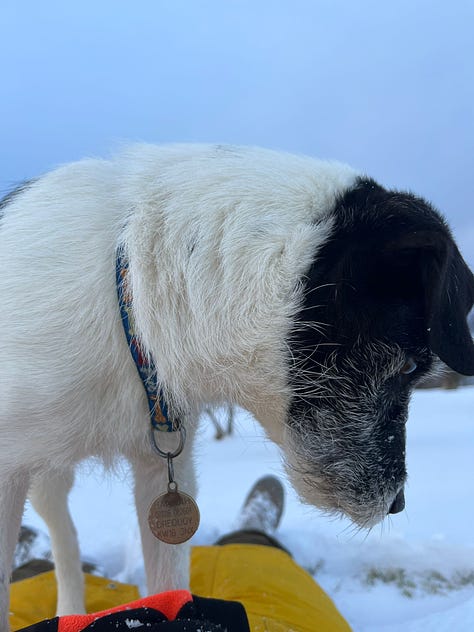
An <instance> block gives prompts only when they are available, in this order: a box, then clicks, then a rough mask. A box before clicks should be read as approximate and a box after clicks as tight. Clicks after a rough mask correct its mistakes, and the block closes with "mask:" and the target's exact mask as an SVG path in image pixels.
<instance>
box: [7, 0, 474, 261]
mask: <svg viewBox="0 0 474 632" xmlns="http://www.w3.org/2000/svg"><path fill="white" fill-rule="evenodd" d="M473 23H474V3H473V2H472V1H471V0H452V1H451V2H449V3H448V2H439V1H436V0H434V1H433V0H416V1H414V0H399V1H397V2H391V3H389V2H380V0H358V1H357V2H354V1H353V0H260V1H259V0H239V1H234V0H226V1H225V2H223V1H222V0H200V1H199V2H192V1H190V0H166V1H165V0H137V1H134V2H129V1H128V2H125V0H101V2H97V1H96V0H81V2H64V1H63V0H42V2H36V1H35V0H2V3H1V6H0V28H1V37H0V71H1V78H2V81H1V86H0V142H1V145H0V146H1V152H0V192H5V191H7V190H9V189H10V188H11V187H12V186H14V185H15V184H16V183H18V182H20V181H22V180H23V179H25V178H29V177H33V176H36V175H38V174H41V173H43V172H45V171H47V170H48V169H51V168H52V167H54V166H56V165H57V164H60V163H63V162H67V161H70V160H76V159H79V158H82V157H85V156H108V155H110V153H113V151H115V150H117V148H118V147H119V146H120V145H121V144H122V143H124V142H134V141H149V142H156V143H162V142H219V143H226V142H229V143H239V144H250V145H262V146H266V147H272V148H276V149H282V150H287V151H293V152H297V153H306V154H310V155H313V156H316V157H319V158H333V159H337V160H341V161H344V162H348V163H349V164H351V165H353V166H354V167H356V168H357V169H359V170H361V171H363V172H365V173H368V174H369V175H371V176H372V177H374V178H376V179H377V180H379V181H380V182H381V183H382V184H384V185H386V186H390V187H395V188H399V189H409V190H412V191H415V192H416V193H418V194H420V195H422V196H424V197H426V198H427V199H429V200H430V201H431V202H433V203H434V204H435V206H436V207H437V208H439V209H440V210H441V211H442V212H443V213H444V214H445V215H446V216H447V218H448V221H449V222H450V223H451V225H452V227H453V229H454V232H455V234H456V236H457V238H458V241H459V243H460V245H461V248H462V249H463V250H464V252H465V255H466V259H467V260H468V261H469V262H470V263H471V264H473V263H474V214H473V209H472V198H473V189H474V185H473V178H472V174H473V173H474V152H473V148H474V117H473V103H474V67H473V60H474V38H473V37H472V24H473ZM470 252H472V255H471V254H470Z"/></svg>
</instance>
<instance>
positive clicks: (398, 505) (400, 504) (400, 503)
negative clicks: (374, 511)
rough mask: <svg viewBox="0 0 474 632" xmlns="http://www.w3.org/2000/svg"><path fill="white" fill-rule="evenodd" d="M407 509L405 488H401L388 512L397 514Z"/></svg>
mask: <svg viewBox="0 0 474 632" xmlns="http://www.w3.org/2000/svg"><path fill="white" fill-rule="evenodd" d="M404 509H405V494H404V492H403V489H401V490H400V491H399V492H398V494H397V495H396V496H395V500H394V501H393V503H392V504H391V506H390V509H389V510H388V513H391V514H395V513H400V512H401V511H403V510H404Z"/></svg>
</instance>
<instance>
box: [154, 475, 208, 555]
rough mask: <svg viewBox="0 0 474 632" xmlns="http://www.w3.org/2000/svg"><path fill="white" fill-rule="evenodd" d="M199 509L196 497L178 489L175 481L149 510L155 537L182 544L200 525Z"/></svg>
mask: <svg viewBox="0 0 474 632" xmlns="http://www.w3.org/2000/svg"><path fill="white" fill-rule="evenodd" d="M199 520H200V516H199V509H198V506H197V505H196V503H195V501H194V499H193V498H192V497H191V496H190V495H189V494H185V493H184V492H180V491H178V485H177V484H176V483H175V481H172V482H170V483H169V484H168V491H167V492H166V493H165V494H162V495H161V496H158V498H155V500H154V501H153V502H152V504H151V506H150V509H149V510H148V525H149V527H150V531H151V532H152V533H153V535H154V536H155V538H157V539H158V540H161V542H166V543H167V544H182V543H183V542H186V541H187V540H189V539H190V538H191V537H192V536H193V535H194V534H195V532H196V530H197V528H198V527H199Z"/></svg>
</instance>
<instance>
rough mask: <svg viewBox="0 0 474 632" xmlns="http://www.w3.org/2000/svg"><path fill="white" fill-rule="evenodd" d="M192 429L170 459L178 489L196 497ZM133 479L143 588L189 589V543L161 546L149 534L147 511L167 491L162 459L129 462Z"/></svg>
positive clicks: (141, 458) (135, 459)
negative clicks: (140, 544)
mask: <svg viewBox="0 0 474 632" xmlns="http://www.w3.org/2000/svg"><path fill="white" fill-rule="evenodd" d="M193 434H194V433H193V431H192V429H189V430H188V437H187V440H186V446H185V449H184V451H183V453H182V454H181V455H180V456H179V457H177V458H176V459H174V472H175V479H176V482H177V483H178V485H179V489H180V490H181V491H183V492H186V493H187V494H190V495H191V496H193V498H195V497H196V481H195V474H194V464H193V459H192V457H191V455H190V450H191V444H192V435H193ZM130 460H131V463H132V467H133V472H134V476H135V503H136V507H137V514H138V522H139V525H140V533H141V539H142V547H143V556H144V561H145V571H146V578H147V587H148V591H149V593H150V594H153V593H156V592H160V591H163V590H174V589H185V588H188V586H189V549H190V547H189V544H188V543H185V544H179V545H174V544H165V543H163V542H160V541H159V540H157V539H156V538H155V536H154V535H153V534H152V533H151V531H150V528H149V526H148V510H149V508H150V505H151V503H152V502H153V500H154V499H155V498H156V497H157V496H159V495H160V494H163V493H165V492H166V491H167V485H168V473H167V464H166V459H163V458H162V457H160V456H158V455H157V454H148V455H146V456H144V455H142V456H141V457H140V458H133V459H130Z"/></svg>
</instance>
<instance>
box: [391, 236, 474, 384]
mask: <svg viewBox="0 0 474 632" xmlns="http://www.w3.org/2000/svg"><path fill="white" fill-rule="evenodd" d="M389 251H391V256H392V257H393V256H394V254H395V252H398V253H399V255H400V257H401V259H404V258H408V260H413V259H414V258H415V257H416V262H417V264H418V270H419V274H420V276H421V286H420V289H421V291H422V292H423V293H424V304H425V315H426V328H427V337H428V344H429V346H430V348H431V350H432V351H433V352H434V353H435V354H436V355H437V356H439V358H441V360H442V361H443V362H444V363H445V364H447V365H448V366H449V367H450V368H451V369H453V370H454V371H457V372H458V373H462V374H463V375H474V343H473V339H472V336H471V333H470V331H469V326H468V323H467V315H468V313H469V311H470V310H471V308H472V306H473V304H474V276H473V274H472V272H471V271H470V269H469V268H468V267H467V265H466V263H465V261H464V259H463V258H462V256H461V253H460V252H459V250H458V248H457V246H456V244H455V243H454V241H453V240H452V238H451V237H450V236H448V235H446V234H443V233H441V232H438V231H433V232H431V231H420V232H417V233H414V234H411V235H408V236H405V237H401V238H400V239H398V240H396V244H394V243H392V244H391V245H390V247H389ZM413 272H415V271H413Z"/></svg>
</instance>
